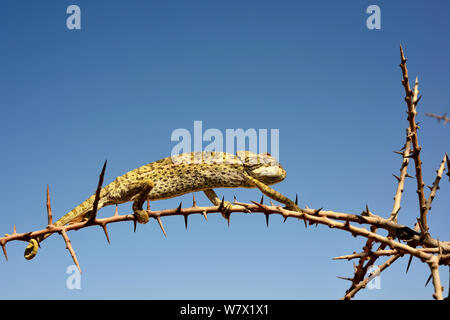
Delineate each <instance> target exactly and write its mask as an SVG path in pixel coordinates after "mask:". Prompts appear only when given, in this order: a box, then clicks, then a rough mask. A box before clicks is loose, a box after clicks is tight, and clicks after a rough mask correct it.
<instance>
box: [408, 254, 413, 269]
mask: <svg viewBox="0 0 450 320" xmlns="http://www.w3.org/2000/svg"><path fill="white" fill-rule="evenodd" d="M412 258H413V256H412V255H410V256H409V260H408V265H407V266H406V273H408V270H409V267H410V266H411V261H412Z"/></svg>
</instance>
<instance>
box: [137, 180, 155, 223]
mask: <svg viewBox="0 0 450 320" xmlns="http://www.w3.org/2000/svg"><path fill="white" fill-rule="evenodd" d="M154 186H155V184H154V183H153V181H152V180H146V181H144V182H143V183H142V184H141V186H140V188H139V192H138V197H137V199H136V200H135V201H134V202H133V212H134V215H135V216H136V219H137V221H138V222H139V223H144V224H145V223H147V222H148V220H149V216H148V213H147V211H145V210H143V208H142V206H143V205H144V202H145V201H146V200H147V198H148V194H149V193H150V191H152V189H153V187H154Z"/></svg>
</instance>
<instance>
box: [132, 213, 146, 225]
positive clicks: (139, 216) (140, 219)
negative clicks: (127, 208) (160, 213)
mask: <svg viewBox="0 0 450 320" xmlns="http://www.w3.org/2000/svg"><path fill="white" fill-rule="evenodd" d="M134 216H135V217H136V219H137V221H138V222H139V223H143V224H145V223H147V222H148V221H149V220H150V218H149V217H148V213H147V211H145V210H136V211H134Z"/></svg>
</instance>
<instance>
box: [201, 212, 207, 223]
mask: <svg viewBox="0 0 450 320" xmlns="http://www.w3.org/2000/svg"><path fill="white" fill-rule="evenodd" d="M202 214H203V216H204V217H205V220H206V221H208V216H207V215H206V211H203V212H202Z"/></svg>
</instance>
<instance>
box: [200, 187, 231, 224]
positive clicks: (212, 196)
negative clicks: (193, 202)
mask: <svg viewBox="0 0 450 320" xmlns="http://www.w3.org/2000/svg"><path fill="white" fill-rule="evenodd" d="M203 193H204V194H205V195H206V196H207V197H208V199H209V201H211V203H212V204H213V205H215V206H220V204H221V203H222V200H221V199H219V197H218V196H217V194H216V192H215V191H214V190H213V189H208V190H204V191H203ZM222 206H223V207H222V209H221V212H220V213H221V214H222V217H224V218H225V219H227V220H229V219H230V210H231V208H233V204H232V203H231V202H229V201H224V202H223V205H222Z"/></svg>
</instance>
